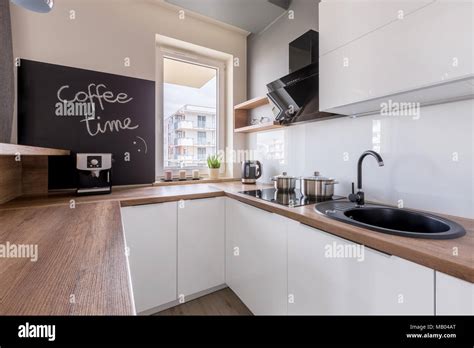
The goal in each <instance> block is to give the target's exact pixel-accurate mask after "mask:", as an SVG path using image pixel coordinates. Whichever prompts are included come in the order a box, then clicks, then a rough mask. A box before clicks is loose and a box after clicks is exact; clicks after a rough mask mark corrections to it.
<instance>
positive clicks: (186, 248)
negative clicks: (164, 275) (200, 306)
mask: <svg viewBox="0 0 474 348" xmlns="http://www.w3.org/2000/svg"><path fill="white" fill-rule="evenodd" d="M178 206H179V208H178V296H179V295H184V296H188V295H191V294H195V293H199V292H200V291H203V290H207V289H210V288H213V287H215V286H218V285H222V284H224V283H225V222H224V219H225V198H224V197H217V198H209V199H196V200H190V201H183V202H180V203H179V204H178Z"/></svg>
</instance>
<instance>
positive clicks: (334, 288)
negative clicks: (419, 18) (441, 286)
mask: <svg viewBox="0 0 474 348" xmlns="http://www.w3.org/2000/svg"><path fill="white" fill-rule="evenodd" d="M374 233H375V232H374ZM288 292H289V298H290V299H291V300H290V302H289V304H288V314H293V315H333V314H334V315H345V314H347V315H364V314H379V315H384V314H386V315H390V314H392V315H397V314H403V315H433V314H434V271H433V270H432V269H429V268H426V267H424V266H420V265H417V264H415V263H412V262H410V261H406V260H404V259H400V258H398V257H396V256H390V255H386V254H383V253H381V252H378V251H375V250H373V249H370V248H367V247H365V248H362V246H361V245H359V244H356V243H353V242H350V241H347V240H344V239H341V238H339V237H336V236H333V235H331V234H328V233H325V232H323V231H320V230H317V229H314V228H311V227H308V226H305V225H303V224H300V223H298V222H295V221H291V222H289V227H288Z"/></svg>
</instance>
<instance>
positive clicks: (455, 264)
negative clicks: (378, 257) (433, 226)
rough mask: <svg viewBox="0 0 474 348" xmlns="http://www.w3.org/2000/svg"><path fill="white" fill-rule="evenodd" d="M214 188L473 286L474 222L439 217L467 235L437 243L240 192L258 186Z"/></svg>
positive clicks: (228, 184) (240, 185)
mask: <svg viewBox="0 0 474 348" xmlns="http://www.w3.org/2000/svg"><path fill="white" fill-rule="evenodd" d="M214 186H215V187H220V188H221V189H223V190H225V192H226V195H227V196H228V197H231V198H234V199H237V200H239V201H241V202H244V203H247V204H250V205H253V206H255V207H257V208H260V209H263V210H267V211H269V212H272V213H276V214H279V215H282V216H285V217H287V218H290V219H293V220H296V221H298V222H300V223H302V224H305V225H308V226H311V227H314V228H317V229H320V230H322V231H325V232H328V233H331V234H333V235H336V236H339V237H341V238H345V239H347V240H350V241H353V242H356V243H360V244H363V245H365V246H367V247H370V248H373V249H376V250H379V251H382V252H384V253H386V254H390V255H395V256H398V257H401V258H403V259H406V260H409V261H413V262H415V263H418V264H420V265H423V266H426V267H429V268H432V269H434V270H437V271H440V272H443V273H446V274H449V275H452V276H454V277H456V278H460V279H463V280H466V281H468V282H470V283H474V220H472V219H467V218H462V217H456V216H449V215H443V214H437V215H440V216H444V217H446V218H448V219H450V220H453V221H455V222H457V223H459V224H461V225H462V226H463V227H464V228H465V229H466V235H464V236H463V237H461V238H456V239H447V240H435V239H421V238H408V237H400V236H395V235H389V234H384V233H380V232H375V231H371V230H367V229H364V228H360V227H356V226H353V225H349V224H346V223H343V222H339V221H336V220H332V219H330V218H328V217H325V216H322V215H320V214H318V213H317V212H316V211H315V210H314V205H313V204H311V205H306V206H302V207H295V208H289V207H285V206H282V205H279V204H274V203H270V202H267V201H263V200H261V199H257V198H254V197H251V196H248V195H244V194H242V193H239V191H244V190H249V189H257V188H261V187H256V186H255V185H253V186H252V185H242V184H240V183H227V184H216V185H214ZM250 187H252V188H250ZM435 214H436V213H435Z"/></svg>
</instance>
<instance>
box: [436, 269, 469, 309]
mask: <svg viewBox="0 0 474 348" xmlns="http://www.w3.org/2000/svg"><path fill="white" fill-rule="evenodd" d="M436 315H474V284H473V283H469V282H467V281H464V280H462V279H458V278H455V277H452V276H450V275H447V274H444V273H441V272H436Z"/></svg>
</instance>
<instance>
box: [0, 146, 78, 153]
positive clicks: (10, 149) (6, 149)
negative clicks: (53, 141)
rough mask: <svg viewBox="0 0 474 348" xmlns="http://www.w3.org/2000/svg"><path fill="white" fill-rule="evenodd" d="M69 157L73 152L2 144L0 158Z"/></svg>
mask: <svg viewBox="0 0 474 348" xmlns="http://www.w3.org/2000/svg"><path fill="white" fill-rule="evenodd" d="M16 154H20V155H21V156H69V155H70V154H71V151H69V150H62V149H50V148H47V147H36V146H26V145H17V144H5V143H0V156H15V155H16Z"/></svg>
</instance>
